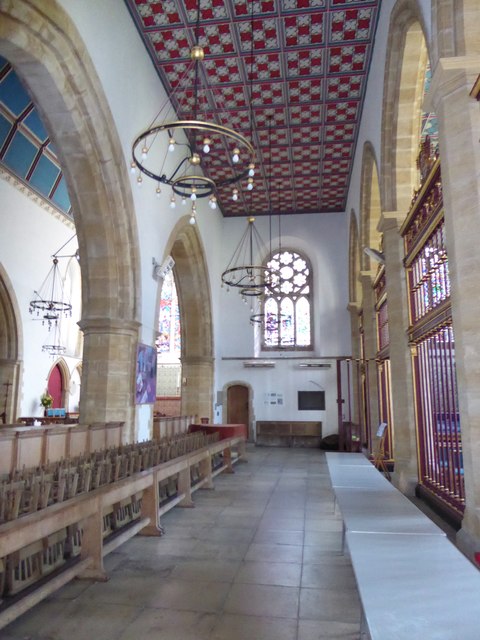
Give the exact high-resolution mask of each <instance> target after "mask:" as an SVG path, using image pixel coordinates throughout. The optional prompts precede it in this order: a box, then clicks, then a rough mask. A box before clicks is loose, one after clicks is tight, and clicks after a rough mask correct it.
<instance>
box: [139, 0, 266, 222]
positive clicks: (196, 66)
mask: <svg viewBox="0 0 480 640" xmlns="http://www.w3.org/2000/svg"><path fill="white" fill-rule="evenodd" d="M199 35H200V0H198V5H197V22H196V27H195V43H194V45H193V46H192V48H191V50H190V63H189V64H187V67H186V69H185V72H184V73H183V74H182V76H181V77H180V79H179V80H178V83H177V84H176V86H174V88H173V89H172V92H171V93H170V94H169V95H168V96H167V99H166V101H165V103H164V105H163V106H162V107H161V109H160V111H159V113H158V114H157V116H156V117H155V118H154V120H153V122H152V123H151V124H150V125H149V126H148V127H147V129H146V130H145V131H143V132H142V133H141V134H140V135H139V136H138V137H137V138H136V139H135V141H134V142H133V145H132V161H131V165H130V168H131V172H132V173H133V174H135V175H136V176H137V184H138V186H141V185H142V183H143V177H144V176H147V177H149V178H151V179H152V180H153V181H154V182H155V183H156V193H157V196H158V197H160V193H161V187H162V186H163V185H167V186H169V187H170V188H171V197H170V206H171V207H172V208H175V207H176V204H177V197H178V198H180V199H181V201H182V203H183V204H186V202H187V200H188V201H190V202H191V217H190V223H191V224H195V222H196V200H197V199H198V198H209V205H210V207H211V208H212V209H216V208H217V199H219V198H221V197H222V196H223V197H227V192H226V189H227V188H228V189H230V188H231V189H232V190H231V194H230V197H231V198H232V199H233V200H237V199H238V197H239V183H240V182H241V181H242V180H244V181H245V183H246V188H247V190H248V191H251V190H252V189H253V176H254V175H255V151H254V148H253V146H252V144H251V142H250V141H249V140H247V138H246V137H245V136H244V135H243V134H242V133H240V132H238V131H234V130H233V129H231V128H229V127H227V126H225V125H223V124H221V123H217V122H212V121H209V120H208V113H209V111H211V109H209V104H208V103H209V100H210V102H211V101H212V100H214V96H213V95H210V96H206V95H204V97H203V100H202V99H201V92H200V80H201V78H202V77H203V75H202V69H201V63H202V61H203V59H204V57H205V53H204V50H203V48H202V47H201V46H200V44H199ZM205 93H206V92H205V90H204V94H205ZM182 95H183V96H184V97H183V98H182ZM182 100H183V103H182ZM174 105H176V108H177V113H178V114H182V117H179V116H177V114H175V113H174ZM201 110H203V113H202V114H201V113H200V111H201Z"/></svg>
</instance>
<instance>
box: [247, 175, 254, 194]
mask: <svg viewBox="0 0 480 640" xmlns="http://www.w3.org/2000/svg"><path fill="white" fill-rule="evenodd" d="M247 189H248V190H249V191H251V190H252V189H253V178H249V179H248V183H247Z"/></svg>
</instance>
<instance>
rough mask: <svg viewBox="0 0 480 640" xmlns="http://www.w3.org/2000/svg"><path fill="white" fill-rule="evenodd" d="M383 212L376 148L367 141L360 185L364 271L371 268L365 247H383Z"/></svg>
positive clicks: (361, 255)
mask: <svg viewBox="0 0 480 640" xmlns="http://www.w3.org/2000/svg"><path fill="white" fill-rule="evenodd" d="M381 213H382V206H381V201H380V183H379V180H378V170H377V160H376V158H375V150H374V148H373V146H372V145H371V143H370V142H366V143H365V145H364V147H363V159H362V176H361V185H360V262H361V265H362V271H369V270H370V269H371V264H370V258H369V256H367V255H366V254H365V253H364V251H363V249H364V248H365V247H371V248H372V249H377V250H380V249H381V233H380V232H379V231H378V228H377V227H378V223H379V222H380V216H381Z"/></svg>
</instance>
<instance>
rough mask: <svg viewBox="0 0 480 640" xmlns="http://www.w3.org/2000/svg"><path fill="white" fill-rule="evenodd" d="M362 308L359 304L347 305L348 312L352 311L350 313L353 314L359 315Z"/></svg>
mask: <svg viewBox="0 0 480 640" xmlns="http://www.w3.org/2000/svg"><path fill="white" fill-rule="evenodd" d="M361 308H362V305H361V304H360V303H358V302H349V303H348V304H347V311H350V313H353V314H358V312H359V311H360V310H361Z"/></svg>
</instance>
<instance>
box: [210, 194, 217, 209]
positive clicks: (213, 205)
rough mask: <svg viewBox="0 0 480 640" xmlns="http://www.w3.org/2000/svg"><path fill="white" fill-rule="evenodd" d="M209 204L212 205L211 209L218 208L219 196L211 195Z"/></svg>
mask: <svg viewBox="0 0 480 640" xmlns="http://www.w3.org/2000/svg"><path fill="white" fill-rule="evenodd" d="M209 205H210V209H216V208H217V198H216V197H215V196H211V198H210V201H209Z"/></svg>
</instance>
